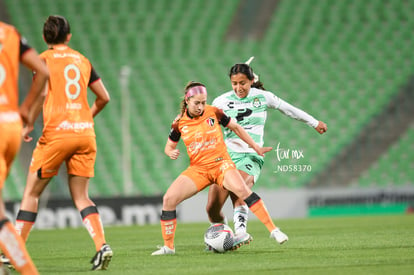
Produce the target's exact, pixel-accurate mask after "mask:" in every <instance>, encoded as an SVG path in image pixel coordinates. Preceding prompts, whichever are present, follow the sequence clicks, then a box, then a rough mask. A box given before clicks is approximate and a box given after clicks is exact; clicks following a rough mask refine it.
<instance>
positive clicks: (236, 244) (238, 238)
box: [231, 232, 253, 250]
mask: <svg viewBox="0 0 414 275" xmlns="http://www.w3.org/2000/svg"><path fill="white" fill-rule="evenodd" d="M233 240H234V241H233V247H232V249H231V250H236V249H239V248H240V247H241V246H243V245H246V244H249V243H250V242H251V241H252V240H253V237H252V236H251V235H250V234H249V233H247V232H244V233H239V234H237V235H234V238H233Z"/></svg>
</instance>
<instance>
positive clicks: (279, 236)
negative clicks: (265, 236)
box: [270, 228, 289, 244]
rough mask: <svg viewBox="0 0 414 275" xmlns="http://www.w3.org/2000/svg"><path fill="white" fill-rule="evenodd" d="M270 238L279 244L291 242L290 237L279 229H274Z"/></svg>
mask: <svg viewBox="0 0 414 275" xmlns="http://www.w3.org/2000/svg"><path fill="white" fill-rule="evenodd" d="M270 238H273V239H275V240H276V241H277V242H278V243H279V244H283V243H284V242H287V241H288V240H289V238H288V236H287V235H286V234H285V233H283V232H282V231H280V229H279V228H275V229H273V231H272V233H270Z"/></svg>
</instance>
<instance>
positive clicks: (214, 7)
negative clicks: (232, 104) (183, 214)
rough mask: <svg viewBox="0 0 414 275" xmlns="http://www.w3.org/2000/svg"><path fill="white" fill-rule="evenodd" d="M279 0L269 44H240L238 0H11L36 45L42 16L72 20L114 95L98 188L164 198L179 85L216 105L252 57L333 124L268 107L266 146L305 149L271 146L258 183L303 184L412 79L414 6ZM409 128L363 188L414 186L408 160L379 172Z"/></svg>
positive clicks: (104, 123) (105, 117)
mask: <svg viewBox="0 0 414 275" xmlns="http://www.w3.org/2000/svg"><path fill="white" fill-rule="evenodd" d="M279 2H280V3H279V4H278V7H277V10H276V12H275V14H274V15H273V18H272V20H271V21H270V24H269V27H268V29H267V30H266V31H265V34H264V37H263V39H262V40H251V39H245V40H241V41H237V40H227V39H226V37H225V34H226V32H227V28H228V26H230V23H231V20H232V18H233V16H234V11H235V10H237V5H238V1H220V0H211V1H186V0H176V1H167V0H164V1H162V0H160V1H151V0H142V1H134V0H126V1H115V0H108V1H104V2H102V1H99V0H90V1H82V0H73V1H65V0H55V1H47V0H39V1H36V4H33V1H29V0H18V1H13V0H6V1H5V3H6V6H7V8H8V11H9V14H10V16H11V20H12V22H13V24H15V25H16V26H17V27H18V28H19V29H20V30H21V32H22V33H23V34H24V35H25V36H26V37H27V38H28V40H29V42H30V43H31V44H32V45H33V46H35V47H36V48H37V50H38V51H42V50H44V49H45V45H44V43H43V41H42V38H41V27H42V24H43V21H44V20H45V18H46V17H47V15H49V14H62V15H64V16H65V17H67V18H68V20H69V22H70V23H71V27H72V29H73V31H74V33H75V35H74V36H73V39H72V42H71V46H72V47H73V48H75V49H78V50H79V51H81V52H82V53H84V54H85V55H86V56H88V57H89V58H90V60H91V61H92V63H93V64H94V67H95V68H96V70H97V71H98V73H99V74H100V75H101V76H102V78H103V80H104V82H105V83H106V85H107V87H108V89H109V91H110V93H111V96H112V102H111V103H110V104H109V105H108V108H107V109H105V110H104V112H103V113H102V114H100V115H99V116H98V117H97V118H96V133H97V142H98V159H97V163H96V176H95V178H94V179H92V183H91V193H92V195H93V196H100V197H107V196H118V195H125V194H127V195H154V194H161V193H163V192H164V191H165V190H166V188H167V187H168V185H169V184H170V183H171V182H172V180H173V179H174V178H175V177H176V176H177V175H178V173H179V172H180V171H181V170H182V169H184V168H185V167H186V165H187V164H188V162H187V161H186V156H185V149H184V147H183V146H182V145H180V147H179V148H180V150H181V152H182V157H181V160H180V161H171V160H169V159H168V158H167V157H166V156H165V155H164V154H163V148H164V145H165V141H166V139H167V135H168V131H169V126H170V123H171V121H172V120H173V118H174V117H175V115H176V114H177V112H178V110H179V103H180V100H181V97H182V88H183V87H184V86H185V84H186V82H188V81H189V80H198V81H201V82H204V83H205V84H206V85H207V88H208V89H209V100H212V99H213V98H214V97H215V96H217V95H219V94H220V93H222V92H224V91H227V90H230V89H231V86H230V83H229V81H228V77H227V71H228V69H229V68H230V67H231V66H232V65H233V64H234V63H236V62H243V61H245V60H247V58H248V57H250V56H252V55H255V56H256V59H255V60H254V62H253V63H252V66H253V68H254V69H255V72H256V73H258V74H259V75H260V77H261V80H262V81H263V82H264V84H265V87H266V88H267V89H269V90H270V91H273V92H274V93H275V94H276V95H278V96H280V97H281V98H283V99H284V100H286V101H288V102H290V103H292V104H293V105H295V106H297V107H299V108H301V109H303V110H305V111H307V112H309V113H310V114H312V115H314V116H315V117H316V118H318V119H320V120H323V121H325V122H326V123H327V124H328V127H329V131H328V133H327V134H326V135H324V136H319V135H318V134H317V133H316V132H315V131H314V130H313V129H310V128H309V127H307V126H306V125H304V124H302V123H300V122H296V121H293V120H291V119H289V118H287V117H284V116H283V115H281V114H280V113H279V112H269V116H268V119H269V123H268V124H267V126H266V131H267V132H266V136H265V138H266V139H265V142H266V145H269V146H273V147H274V148H276V147H277V146H278V144H279V146H280V148H284V149H289V150H290V152H292V151H293V150H302V151H303V153H304V157H303V158H302V159H299V160H294V159H287V160H282V161H279V160H278V159H277V154H276V152H271V153H269V154H268V155H267V156H266V163H265V166H264V170H263V173H262V175H261V177H260V180H259V184H258V186H260V187H261V188H295V187H301V186H306V184H307V183H308V182H309V181H310V180H311V179H312V177H314V175H315V173H318V172H320V171H322V170H323V169H324V167H326V165H327V163H329V162H330V160H332V158H334V157H335V156H336V155H337V154H338V152H340V150H341V148H343V147H344V146H346V145H347V144H349V143H350V142H351V141H352V140H353V139H354V138H355V136H356V135H357V134H358V133H359V132H360V131H361V129H362V128H363V127H364V125H365V124H366V123H368V122H369V121H370V119H371V118H372V117H373V116H375V115H376V114H378V113H379V112H381V110H382V108H383V107H384V105H386V104H387V102H388V101H389V99H390V98H391V97H392V96H393V95H395V94H396V93H397V92H398V87H399V86H400V85H402V84H403V83H404V82H405V81H406V80H407V79H408V77H409V75H410V74H412V68H413V61H412V60H413V59H412V58H411V54H412V53H411V52H412V50H411V49H412V48H413V46H414V39H413V38H412V35H411V32H412V29H414V28H413V27H414V18H413V17H412V16H411V12H412V11H413V10H414V2H413V1H381V0H372V1H356V0H353V1H347V0H338V1H329V0H315V1H310V0H303V1H299V3H300V4H298V2H297V1H279ZM258 16H259V15H258ZM125 65H127V66H129V67H130V68H131V76H130V78H129V89H128V90H129V93H130V95H131V96H130V98H128V100H127V101H128V103H129V104H130V110H131V113H130V117H131V123H130V128H131V129H130V130H131V137H132V141H133V142H132V144H131V145H130V147H129V151H130V153H131V158H132V171H131V176H132V179H133V188H132V190H125V188H124V186H123V181H124V179H123V166H122V154H121V152H122V150H123V144H122V135H123V134H122V129H121V127H120V125H121V124H122V123H121V118H120V114H121V111H122V109H123V106H122V99H123V96H124V93H125V91H123V90H121V87H120V84H119V71H120V69H121V67H123V66H125ZM410 133H411V134H410ZM407 135H408V136H403V137H402V139H401V140H400V141H399V142H398V144H396V145H395V146H394V147H392V148H391V149H390V151H389V152H388V153H387V156H384V159H385V160H382V159H380V160H378V162H377V164H375V165H374V166H373V167H371V168H370V170H369V171H367V173H366V174H364V176H363V177H362V178H361V180H360V181H359V182H358V183H359V184H361V185H362V186H366V185H370V184H371V183H374V184H376V185H384V184H385V185H387V184H401V182H411V183H412V181H413V174H412V172H405V171H406V170H405V169H406V168H407V167H411V168H412V166H413V160H412V157H410V156H409V155H408V156H407V162H403V164H402V165H401V166H398V167H399V168H398V169H399V172H398V173H394V174H395V175H396V177H397V176H398V175H401V177H399V176H398V177H399V178H398V179H392V178H389V177H388V176H378V171H379V170H381V169H383V166H385V164H384V163H385V162H387V161H391V160H394V159H395V158H397V157H398V154H399V153H400V152H401V150H403V149H398V148H404V147H405V146H408V144H407V143H409V141H410V138H411V140H412V130H411V131H409V132H408V134H407ZM394 151H395V153H393V152H394ZM407 163H408V164H407ZM283 165H285V166H286V165H307V166H306V167H307V168H306V169H310V170H311V172H309V171H306V172H296V173H289V172H277V169H278V167H282V166H283ZM407 165H408V166H407ZM14 169H16V170H15V171H14V172H13V173H12V175H11V179H10V180H11V181H12V182H13V183H15V184H16V187H11V189H7V188H9V187H7V188H6V190H7V191H6V195H7V196H8V197H10V198H17V197H20V192H21V185H22V183H18V182H21V178H18V176H16V175H17V174H23V173H26V172H25V169H24V168H19V167H15V168H14ZM19 169H21V170H22V172H20V171H19ZM390 169H391V168H390ZM398 169H397V170H398ZM411 170H412V169H411ZM387 171H389V170H387ZM384 173H385V172H384ZM388 175H393V173H389V174H388ZM401 179H402V180H401ZM400 181H401V182H400ZM11 185H14V184H11ZM8 186H10V185H8Z"/></svg>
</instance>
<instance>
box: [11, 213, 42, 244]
mask: <svg viewBox="0 0 414 275" xmlns="http://www.w3.org/2000/svg"><path fill="white" fill-rule="evenodd" d="M36 216H37V213H35V212H30V211H25V210H19V213H18V214H17V218H16V226H15V227H16V231H17V233H18V234H19V235H20V236H21V237H22V239H23V241H24V242H26V241H27V238H28V237H29V233H30V231H31V230H32V227H33V225H34V223H35V221H36Z"/></svg>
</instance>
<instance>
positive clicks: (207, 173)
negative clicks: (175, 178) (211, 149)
mask: <svg viewBox="0 0 414 275" xmlns="http://www.w3.org/2000/svg"><path fill="white" fill-rule="evenodd" d="M229 170H237V168H236V165H235V164H234V162H233V161H231V160H222V161H220V162H218V163H217V164H216V165H213V166H208V167H201V166H189V167H188V168H187V169H186V170H185V171H184V172H182V173H181V175H184V176H187V177H189V178H190V179H191V180H192V181H193V182H194V183H195V185H196V186H197V189H198V191H201V190H203V189H204V188H206V187H207V186H209V185H211V184H213V183H216V184H218V185H219V186H223V180H224V174H225V173H226V172H227V171H229Z"/></svg>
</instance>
